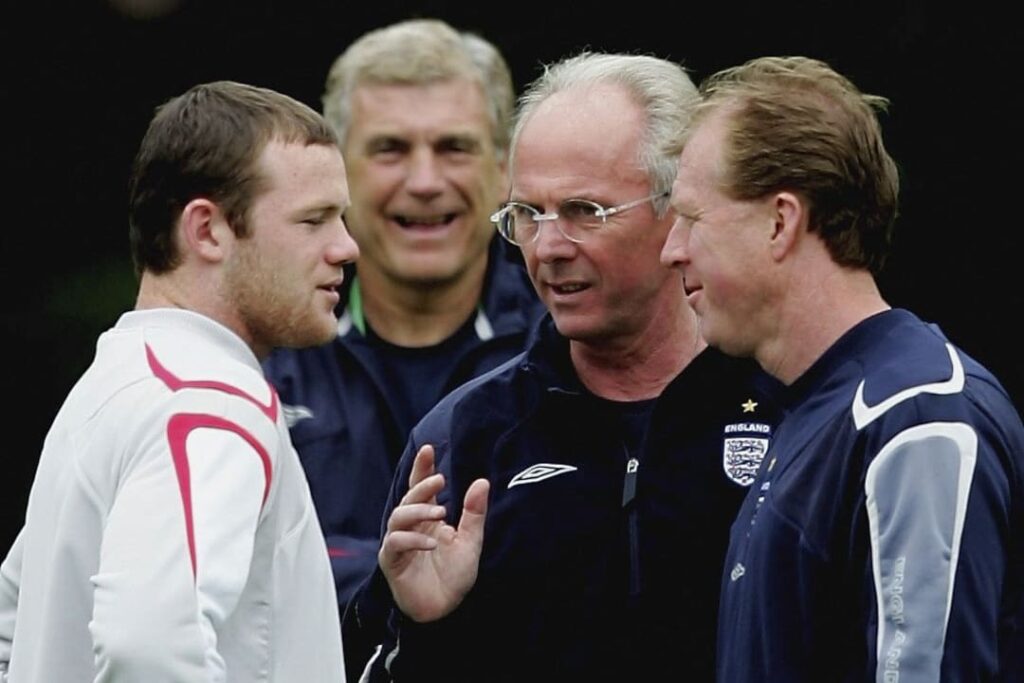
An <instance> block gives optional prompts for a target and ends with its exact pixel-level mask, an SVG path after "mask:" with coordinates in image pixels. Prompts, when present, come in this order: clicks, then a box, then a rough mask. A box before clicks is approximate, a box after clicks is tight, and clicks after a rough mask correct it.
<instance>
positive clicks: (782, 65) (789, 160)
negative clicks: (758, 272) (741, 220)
mask: <svg viewBox="0 0 1024 683" xmlns="http://www.w3.org/2000/svg"><path fill="white" fill-rule="evenodd" d="M700 89H701V95H702V101H701V104H700V105H698V108H697V111H696V113H695V114H694V118H693V124H692V127H691V130H693V129H695V128H696V126H697V125H698V124H699V122H700V121H703V120H706V119H707V118H708V117H709V115H710V114H711V113H712V112H717V111H720V112H722V113H723V114H724V115H725V119H724V122H725V125H726V129H727V131H728V133H727V135H728V138H727V140H726V142H725V147H724V149H723V150H722V160H723V162H724V167H723V184H724V187H723V191H724V192H726V194H728V195H730V196H732V197H734V198H736V199H744V200H749V199H757V198H760V197H764V196H766V195H768V194H771V193H773V192H778V191H781V190H788V191H793V192H798V193H799V194H801V195H803V196H804V197H805V198H806V199H807V200H808V202H809V204H810V229H811V230H812V231H817V232H818V233H819V234H820V235H821V238H822V239H823V240H824V241H825V244H826V245H827V247H828V250H829V253H830V254H831V256H832V258H833V259H834V260H835V261H836V263H839V264H840V265H844V266H850V267H856V268H866V269H868V270H870V271H871V272H873V273H877V272H878V271H880V270H881V268H882V266H883V265H884V264H885V259H886V257H887V256H888V253H889V248H890V246H891V242H892V232H893V224H894V223H895V220H896V213H897V200H898V195H899V174H898V171H897V169H896V164H895V162H894V161H893V160H892V157H890V156H889V154H888V153H887V152H886V150H885V145H884V144H883V143H882V132H881V127H880V125H879V123H878V118H877V114H876V112H877V111H884V110H886V108H887V106H888V100H886V99H885V98H883V97H877V96H874V95H867V94H864V93H862V92H860V90H858V89H857V88H856V86H854V85H853V83H851V82H850V81H849V80H848V79H847V78H845V77H843V76H842V75H840V74H839V73H837V72H836V71H834V70H833V69H832V68H831V67H829V66H828V65H827V64H825V63H824V62H821V61H818V60H814V59H808V58H806V57H762V58H759V59H754V60H752V61H749V62H747V63H746V64H743V65H742V66H738V67H734V68H731V69H726V70H724V71H720V72H718V73H717V74H715V75H713V76H711V77H710V78H708V79H707V80H706V81H705V82H704V83H703V84H701V88H700Z"/></svg>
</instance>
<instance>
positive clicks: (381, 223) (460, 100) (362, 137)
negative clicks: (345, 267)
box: [344, 80, 505, 286]
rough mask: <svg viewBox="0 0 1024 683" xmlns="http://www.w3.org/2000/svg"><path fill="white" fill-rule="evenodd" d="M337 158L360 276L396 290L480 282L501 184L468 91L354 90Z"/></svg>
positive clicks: (471, 87)
mask: <svg viewBox="0 0 1024 683" xmlns="http://www.w3.org/2000/svg"><path fill="white" fill-rule="evenodd" d="M344 151H345V161H346V165H347V167H348V171H349V182H350V187H351V192H352V206H351V207H350V208H349V210H348V211H347V212H346V219H347V222H348V224H349V226H350V228H351V230H352V235H353V237H354V238H355V240H356V242H358V243H359V247H360V250H361V252H362V258H361V259H360V262H359V271H360V273H361V274H362V273H368V271H371V270H372V271H375V274H377V275H378V276H379V277H377V278H375V279H377V280H383V281H386V282H387V281H389V282H393V283H396V284H400V285H403V286H419V285H424V284H427V285H429V284H438V283H441V284H443V283H449V282H452V281H454V280H459V279H460V278H463V277H467V276H469V275H470V274H471V273H472V274H476V275H477V276H479V277H482V275H483V270H484V267H485V265H486V261H485V259H486V253H487V244H488V242H489V241H490V239H491V237H492V235H493V233H494V228H493V226H492V225H491V223H490V221H489V220H488V218H489V216H490V213H491V212H492V211H494V209H495V208H496V206H497V205H498V203H499V202H500V198H501V195H502V193H503V191H504V188H505V178H504V166H503V163H500V162H499V156H498V152H497V150H496V149H495V147H494V143H493V141H492V135H491V124H490V119H489V117H488V114H487V105H486V102H485V100H484V94H483V92H482V90H481V88H480V87H479V86H478V85H477V84H475V83H473V82H470V81H466V80H453V81H442V82H438V83H430V84H426V85H360V86H358V87H357V88H356V89H355V91H354V92H353V93H352V117H351V124H350V126H349V129H348V136H347V138H346V140H345V145H344Z"/></svg>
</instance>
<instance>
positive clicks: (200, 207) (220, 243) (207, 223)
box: [179, 198, 234, 262]
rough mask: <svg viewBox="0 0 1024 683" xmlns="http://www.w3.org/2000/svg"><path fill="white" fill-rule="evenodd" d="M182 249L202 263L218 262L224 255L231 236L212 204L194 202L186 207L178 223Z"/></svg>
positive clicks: (231, 238) (226, 224) (202, 201)
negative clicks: (202, 261)
mask: <svg viewBox="0 0 1024 683" xmlns="http://www.w3.org/2000/svg"><path fill="white" fill-rule="evenodd" d="M179 229H180V231H181V240H182V244H183V245H184V247H185V249H186V250H187V251H188V252H190V253H193V254H195V255H196V256H197V257H199V258H200V259H202V260H204V261H209V262H219V261H222V260H223V259H224V257H225V254H226V251H225V250H226V249H227V248H228V245H229V242H231V241H232V240H233V238H234V232H233V231H232V230H231V226H230V225H228V222H227V218H226V217H225V216H224V213H223V212H222V211H221V210H220V207H219V206H217V205H216V204H215V203H214V202H212V201H210V200H209V199H204V198H197V199H193V200H192V201H190V202H189V203H188V204H186V205H185V208H184V209H183V210H182V212H181V217H180V219H179Z"/></svg>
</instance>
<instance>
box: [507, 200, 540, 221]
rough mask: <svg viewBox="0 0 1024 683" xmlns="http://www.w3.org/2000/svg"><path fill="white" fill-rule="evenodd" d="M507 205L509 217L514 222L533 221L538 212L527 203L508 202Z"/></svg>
mask: <svg viewBox="0 0 1024 683" xmlns="http://www.w3.org/2000/svg"><path fill="white" fill-rule="evenodd" d="M507 206H508V214H509V217H510V218H511V219H512V220H513V221H515V222H516V223H533V222H535V217H536V216H537V214H538V213H540V211H538V210H537V209H535V208H533V207H532V206H530V205H529V204H520V203H519V202H510V203H509V204H508V205H507Z"/></svg>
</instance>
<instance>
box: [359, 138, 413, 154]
mask: <svg viewBox="0 0 1024 683" xmlns="http://www.w3.org/2000/svg"><path fill="white" fill-rule="evenodd" d="M408 149H409V144H408V143H407V142H406V141H405V140H402V139H401V138H394V137H379V138H374V139H372V140H370V141H369V143H368V144H367V145H366V152H367V154H369V155H370V156H397V155H400V154H404V153H405V152H406V151H408Z"/></svg>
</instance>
